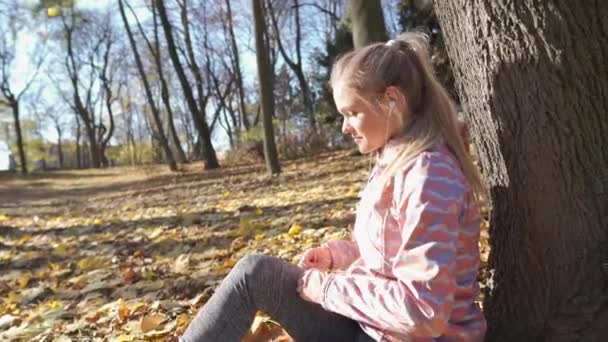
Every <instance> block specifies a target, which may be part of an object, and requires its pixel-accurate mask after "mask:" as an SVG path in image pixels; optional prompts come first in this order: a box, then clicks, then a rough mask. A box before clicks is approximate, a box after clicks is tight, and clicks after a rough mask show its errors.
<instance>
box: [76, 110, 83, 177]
mask: <svg viewBox="0 0 608 342" xmlns="http://www.w3.org/2000/svg"><path fill="white" fill-rule="evenodd" d="M80 127H81V126H80V118H79V117H78V114H76V167H77V168H78V169H81V168H82V157H81V152H80V135H81V130H80Z"/></svg>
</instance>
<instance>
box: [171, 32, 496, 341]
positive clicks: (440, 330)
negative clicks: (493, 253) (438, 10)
mask: <svg viewBox="0 0 608 342" xmlns="http://www.w3.org/2000/svg"><path fill="white" fill-rule="evenodd" d="M330 83H331V86H332V88H333V94H334V100H335V102H336V106H337V107H338V110H339V111H340V113H341V114H342V115H343V116H344V123H343V125H342V132H343V133H344V134H347V135H350V136H351V137H352V138H353V140H354V142H355V143H356V144H357V146H358V148H359V151H360V152H361V153H373V154H375V157H376V164H375V166H374V168H373V170H372V171H371V175H370V177H369V181H368V183H367V186H366V187H365V189H364V190H363V192H362V196H361V200H360V202H359V204H358V208H357V217H356V221H355V226H354V231H353V237H354V239H353V241H345V240H342V241H332V242H329V243H326V244H324V245H323V246H320V247H317V248H312V249H309V250H307V251H305V252H304V254H303V256H302V260H301V262H300V265H299V266H296V265H292V264H290V263H288V262H285V261H282V260H281V259H278V258H273V257H270V256H264V255H252V256H246V257H244V258H242V259H241V260H240V261H239V262H238V263H237V265H236V266H235V268H234V269H233V270H232V271H231V272H230V273H229V274H228V276H227V277H226V278H225V279H224V281H223V282H222V284H221V285H220V286H219V287H218V289H217V291H216V292H215V294H214V295H213V296H212V297H211V299H210V300H209V301H208V302H207V304H205V306H204V307H203V308H202V309H201V311H200V312H199V313H198V315H197V316H196V317H195V318H194V320H193V321H192V323H191V324H190V326H189V327H188V329H187V330H186V332H185V335H184V336H183V337H181V338H180V339H181V340H182V341H209V342H215V341H222V342H223V341H240V339H241V338H242V336H243V335H244V334H245V332H246V331H247V330H248V329H249V327H250V326H251V323H252V321H253V318H254V315H255V313H256V311H257V310H261V311H263V312H265V313H267V314H268V315H270V316H271V317H272V318H273V319H275V320H276V321H278V322H279V323H280V324H281V325H282V326H283V327H284V328H285V330H287V332H288V333H289V334H290V335H291V336H292V337H293V338H294V339H295V340H296V341H304V342H309V341H332V342H334V341H349V342H353V341H416V342H422V341H467V342H470V341H482V340H483V337H484V334H485V330H486V323H485V319H484V317H483V315H482V313H481V311H480V309H479V307H478V306H477V305H476V304H475V302H474V300H475V298H476V296H477V294H478V291H479V289H478V285H477V281H476V278H477V267H478V263H479V251H478V247H477V242H478V239H479V227H480V225H479V223H480V222H479V216H478V209H477V208H478V207H477V203H476V198H478V196H480V195H482V194H483V191H484V189H483V185H482V181H481V178H480V175H479V174H478V172H477V170H476V168H475V166H474V164H473V162H472V161H471V159H470V158H469V155H468V154H467V149H466V147H465V143H464V141H463V138H462V137H461V135H460V134H459V128H458V127H459V126H458V122H457V120H456V113H455V107H454V104H453V102H452V101H451V100H450V98H449V96H448V95H447V93H446V91H445V90H444V89H443V88H442V87H441V85H440V84H439V83H438V81H437V80H436V78H435V76H434V75H433V71H432V68H431V64H430V59H429V57H428V54H427V43H426V39H425V37H424V36H423V35H422V34H419V33H405V34H403V35H401V36H400V37H399V38H398V39H395V40H391V41H389V42H387V43H376V44H372V45H369V46H366V47H364V48H361V49H358V50H355V51H352V52H350V53H347V54H346V55H344V56H342V57H341V58H340V59H339V60H338V61H337V62H336V63H335V65H334V66H333V70H332V74H331V79H330Z"/></svg>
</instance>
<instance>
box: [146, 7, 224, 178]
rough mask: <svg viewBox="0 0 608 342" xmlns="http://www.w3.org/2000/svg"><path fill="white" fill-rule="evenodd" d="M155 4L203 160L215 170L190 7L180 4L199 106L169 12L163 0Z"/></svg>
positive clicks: (207, 167)
mask: <svg viewBox="0 0 608 342" xmlns="http://www.w3.org/2000/svg"><path fill="white" fill-rule="evenodd" d="M154 4H155V5H156V8H157V9H158V16H159V18H160V22H161V25H162V27H163V31H164V33H165V39H166V41H167V50H168V52H169V57H170V58H171V62H172V63H173V67H174V69H175V72H176V73H177V77H178V79H179V82H180V84H181V86H182V91H183V93H184V97H185V98H186V103H187V104H188V109H189V110H190V113H191V114H192V119H193V121H194V123H195V126H196V128H197V131H198V135H199V139H200V143H201V148H202V153H203V159H204V163H205V168H206V169H214V168H218V167H219V166H220V164H219V162H218V160H217V156H216V154H215V149H214V148H213V144H212V142H211V132H210V130H209V126H208V125H207V120H206V118H205V105H206V100H205V99H203V98H202V96H203V95H202V94H203V85H202V76H201V73H200V68H198V65H197V63H196V58H194V56H193V53H192V44H191V41H190V40H189V38H188V37H189V25H188V21H187V18H188V13H187V10H188V7H187V4H186V3H180V6H181V9H182V10H181V12H182V13H181V18H182V21H185V23H184V27H183V29H184V35H185V37H186V41H185V45H186V48H187V50H188V54H190V55H192V56H191V59H190V61H189V64H190V66H191V68H193V69H194V70H193V71H194V72H193V74H194V77H195V80H196V87H197V90H198V94H199V105H197V103H196V99H195V97H194V93H193V91H192V87H191V85H190V82H189V81H188V78H187V76H186V72H185V71H184V68H183V66H182V62H181V61H180V59H179V56H178V54H177V46H176V44H175V40H174V38H173V30H172V28H171V23H170V22H169V17H168V14H167V10H166V8H165V4H164V1H163V0H154Z"/></svg>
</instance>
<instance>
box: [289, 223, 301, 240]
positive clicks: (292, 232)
mask: <svg viewBox="0 0 608 342" xmlns="http://www.w3.org/2000/svg"><path fill="white" fill-rule="evenodd" d="M301 231H302V226H300V225H299V224H297V223H294V224H293V225H292V226H291V228H289V231H288V232H287V234H289V236H292V237H293V236H296V235H298V234H300V232H301Z"/></svg>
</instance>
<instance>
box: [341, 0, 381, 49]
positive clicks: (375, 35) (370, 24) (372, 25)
mask: <svg viewBox="0 0 608 342" xmlns="http://www.w3.org/2000/svg"><path fill="white" fill-rule="evenodd" d="M348 15H349V16H350V19H351V22H352V32H353V43H354V44H355V48H360V47H362V46H365V45H369V44H371V43H375V42H381V41H385V40H386V39H387V34H386V27H385V26H384V14H382V6H381V5H380V0H348Z"/></svg>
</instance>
